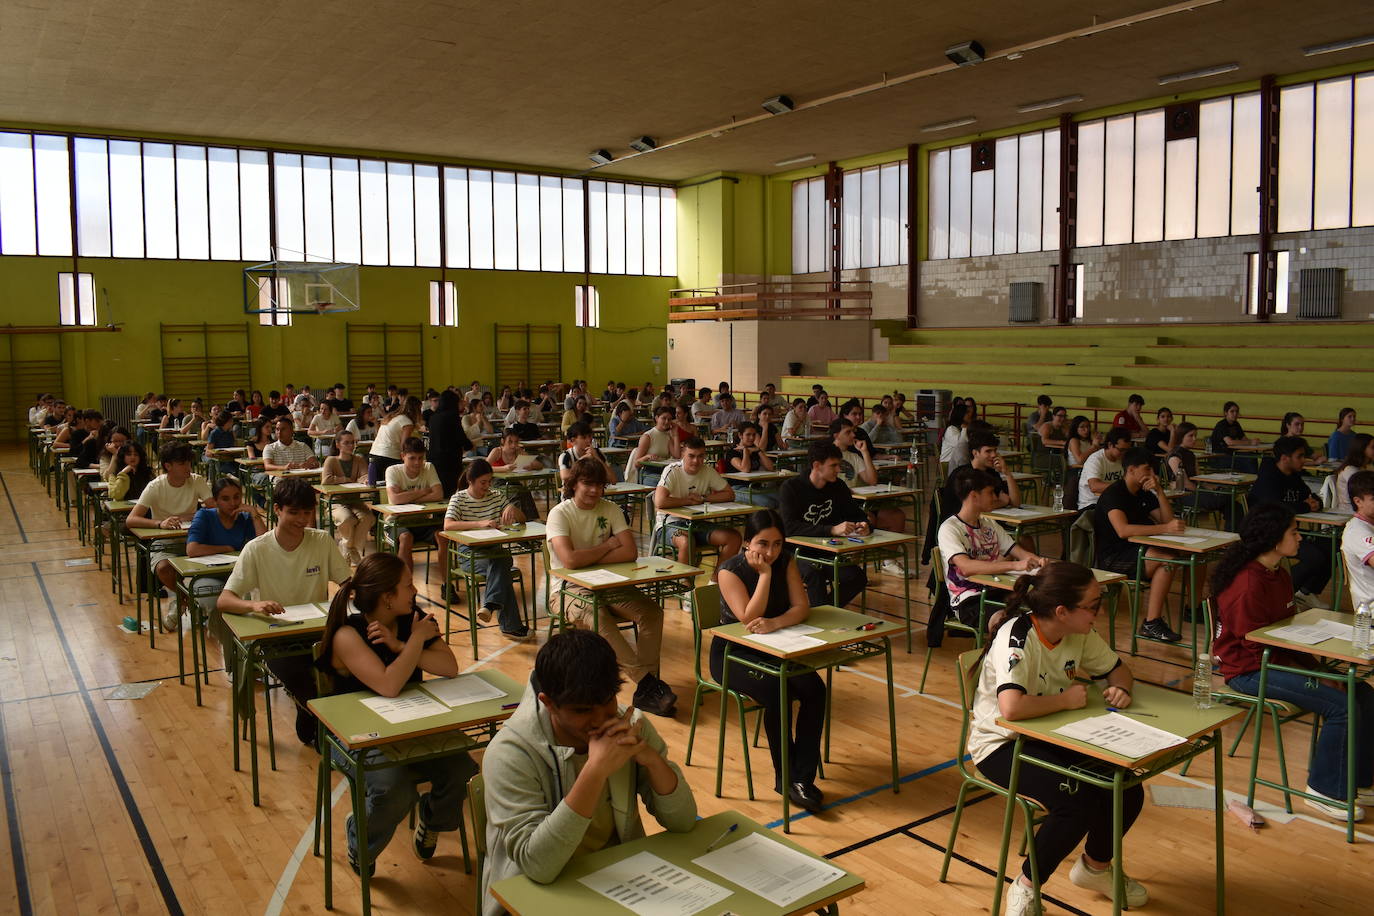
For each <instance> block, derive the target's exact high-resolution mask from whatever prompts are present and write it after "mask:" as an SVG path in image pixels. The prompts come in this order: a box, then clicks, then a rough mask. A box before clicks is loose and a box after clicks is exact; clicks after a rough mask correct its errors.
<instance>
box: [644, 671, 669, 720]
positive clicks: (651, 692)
mask: <svg viewBox="0 0 1374 916" xmlns="http://www.w3.org/2000/svg"><path fill="white" fill-rule="evenodd" d="M634 705H635V707H636V708H638V709H642V710H644V711H645V712H648V713H653V714H654V715H656V716H663V717H664V718H669V719H671V718H672V717H673V713H674V712H676V707H677V694H675V693H673V691H672V689H671V688H670V687H669V686H668V685H667V684H665V683H663V681H661V680H659V679H658V678H657V677H655V676H654V675H652V674H646V675H644V679H643V680H641V681H640V682H639V686H638V687H636V688H635V696H634Z"/></svg>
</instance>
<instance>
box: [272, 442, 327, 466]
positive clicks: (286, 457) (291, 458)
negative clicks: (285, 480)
mask: <svg viewBox="0 0 1374 916" xmlns="http://www.w3.org/2000/svg"><path fill="white" fill-rule="evenodd" d="M262 457H263V458H264V459H265V460H266V461H269V462H271V463H272V464H274V465H278V466H285V465H288V464H292V463H298V462H305V461H309V460H311V459H312V458H314V457H315V453H314V452H312V451H311V450H310V446H308V445H306V444H305V443H304V442H302V441H301V440H299V439H292V440H291V444H290V445H285V444H283V443H281V442H269V443H267V447H266V448H264V449H263V450H262Z"/></svg>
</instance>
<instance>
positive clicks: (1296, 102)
mask: <svg viewBox="0 0 1374 916" xmlns="http://www.w3.org/2000/svg"><path fill="white" fill-rule="evenodd" d="M1314 94H1315V93H1314V90H1313V86H1312V85H1311V84H1310V83H1309V84H1308V85H1306V86H1291V87H1289V88H1287V89H1281V90H1279V231H1280V232H1296V231H1299V230H1303V229H1310V228H1312V116H1313V96H1314Z"/></svg>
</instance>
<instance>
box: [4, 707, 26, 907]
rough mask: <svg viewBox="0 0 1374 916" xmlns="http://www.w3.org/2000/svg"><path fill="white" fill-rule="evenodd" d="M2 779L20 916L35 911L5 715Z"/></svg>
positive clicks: (15, 890)
mask: <svg viewBox="0 0 1374 916" xmlns="http://www.w3.org/2000/svg"><path fill="white" fill-rule="evenodd" d="M0 781H3V782H4V793H5V822H6V827H7V828H8V832H9V838H10V861H11V863H12V867H13V868H14V893H15V897H16V898H18V900H17V902H18V905H19V913H20V916H30V914H32V913H33V901H32V900H31V899H30V896H29V872H28V867H27V866H26V865H25V863H24V833H23V831H22V830H21V829H20V826H19V803H18V800H17V799H16V798H15V797H14V776H13V773H12V772H11V771H10V746H9V738H8V736H7V735H6V733H5V717H4V716H0Z"/></svg>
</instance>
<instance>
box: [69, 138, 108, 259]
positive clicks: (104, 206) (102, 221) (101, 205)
mask: <svg viewBox="0 0 1374 916" xmlns="http://www.w3.org/2000/svg"><path fill="white" fill-rule="evenodd" d="M73 148H74V150H75V153H76V240H77V245H78V248H77V250H78V251H80V252H81V254H82V256H84V257H88V258H90V257H94V258H104V257H109V256H110V160H109V151H108V149H107V148H106V144H105V141H104V140H92V139H87V138H84V137H77V138H76V140H75V141H73Z"/></svg>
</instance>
